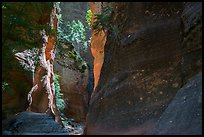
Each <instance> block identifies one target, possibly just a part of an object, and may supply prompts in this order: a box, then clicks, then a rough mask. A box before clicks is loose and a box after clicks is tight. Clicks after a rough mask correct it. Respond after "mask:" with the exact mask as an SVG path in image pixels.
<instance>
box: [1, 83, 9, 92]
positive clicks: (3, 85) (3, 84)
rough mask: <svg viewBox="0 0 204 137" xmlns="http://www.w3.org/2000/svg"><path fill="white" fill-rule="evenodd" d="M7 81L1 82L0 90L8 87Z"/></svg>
mask: <svg viewBox="0 0 204 137" xmlns="http://www.w3.org/2000/svg"><path fill="white" fill-rule="evenodd" d="M8 85H9V84H8V83H7V82H2V90H5V89H6V88H7V87H8Z"/></svg>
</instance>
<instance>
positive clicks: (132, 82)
mask: <svg viewBox="0 0 204 137" xmlns="http://www.w3.org/2000/svg"><path fill="white" fill-rule="evenodd" d="M187 4H189V3H187ZM187 4H184V3H151V2H150V3H149V2H141V3H140V2H138V3H116V5H115V10H114V14H113V17H112V22H113V24H114V25H116V26H118V30H119V33H118V34H117V35H118V37H113V36H114V35H113V34H114V32H111V31H110V32H109V34H108V37H107V43H106V45H108V46H106V45H105V51H104V54H105V56H104V64H103V67H102V70H101V74H100V75H101V76H100V80H99V84H98V86H97V88H96V91H95V94H94V95H93V96H92V98H91V100H90V108H89V112H88V115H87V123H88V125H87V134H146V133H147V132H149V131H150V130H152V129H153V128H154V126H155V123H156V121H157V120H158V118H159V117H160V116H161V114H162V113H163V112H164V110H165V109H166V108H167V106H168V104H169V102H170V101H171V100H172V99H173V98H174V96H175V95H176V92H177V91H178V90H179V89H180V88H181V87H182V85H183V84H184V83H185V82H186V80H187V79H186V77H188V78H190V77H192V76H193V75H195V74H196V73H198V72H199V71H198V70H201V64H202V63H201V64H199V63H198V65H197V66H194V67H193V68H194V69H191V68H190V67H189V69H188V72H189V73H184V72H183V69H184V68H185V65H187V64H188V65H190V66H192V64H189V62H190V60H189V59H190V56H188V57H187V56H186V57H185V58H184V57H183V56H184V52H183V51H184V47H186V44H185V43H184V42H183V41H185V39H184V35H185V32H184V31H183V30H184V28H185V27H186V26H184V25H183V23H182V22H183V20H182V18H181V17H182V16H183V15H184V13H185V10H184V9H186V8H187V9H188V8H189V7H188V6H186V5H187ZM190 4H191V3H190ZM192 4H193V3H192ZM198 4H200V3H197V4H194V6H195V5H198ZM198 7H199V6H198ZM196 9H197V8H196ZM198 10H200V9H198ZM190 12H191V13H194V12H193V10H191V11H190ZM194 16H200V14H196V15H194ZM188 17H189V16H188V15H187V16H186V18H187V20H188ZM184 22H185V21H184ZM196 34H197V35H199V36H200V30H199V29H198V30H197V31H196ZM188 35H189V36H190V35H192V36H193V33H191V32H190V33H189V34H188ZM201 35H202V34H201ZM193 39H196V40H197V41H198V43H194V44H195V46H196V47H200V48H198V49H197V50H198V51H199V53H201V44H200V43H201V37H197V38H193ZM199 42H200V43H199ZM187 43H188V42H187ZM193 47H194V46H192V47H191V48H190V49H192V48H193ZM190 53H192V52H190ZM192 56H193V57H194V58H193V59H194V61H195V60H196V61H198V60H202V59H201V56H200V55H196V56H195V55H192ZM183 60H184V61H186V64H185V65H184V64H183V62H182V61H183ZM188 60H189V62H188V63H187V61H188ZM195 68H196V69H195Z"/></svg>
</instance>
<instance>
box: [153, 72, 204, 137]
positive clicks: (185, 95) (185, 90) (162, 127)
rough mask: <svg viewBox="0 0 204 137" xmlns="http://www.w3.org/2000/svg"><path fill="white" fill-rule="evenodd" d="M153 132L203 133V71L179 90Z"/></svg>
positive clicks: (160, 133) (170, 133) (174, 133)
mask: <svg viewBox="0 0 204 137" xmlns="http://www.w3.org/2000/svg"><path fill="white" fill-rule="evenodd" d="M152 134H154V135H155V134H159V135H165V134H168V135H176V134H177V135H182V134H184V135H187V134H189V135H202V73H199V74H198V75H196V76H194V77H193V78H192V79H190V80H189V81H188V82H187V83H186V85H184V86H183V87H182V88H181V89H180V90H179V91H178V92H177V94H176V96H175V97H174V99H173V100H172V102H171V103H170V104H169V106H168V107H167V109H166V110H165V111H164V113H163V114H162V115H161V117H160V119H159V120H158V122H157V124H156V126H155V129H154V130H153V132H152Z"/></svg>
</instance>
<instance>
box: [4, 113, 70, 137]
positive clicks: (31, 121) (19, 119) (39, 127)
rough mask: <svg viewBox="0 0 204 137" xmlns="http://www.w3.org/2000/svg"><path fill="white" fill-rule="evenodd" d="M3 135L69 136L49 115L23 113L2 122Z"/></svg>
mask: <svg viewBox="0 0 204 137" xmlns="http://www.w3.org/2000/svg"><path fill="white" fill-rule="evenodd" d="M2 131H3V133H2V134H3V135H68V132H67V131H66V130H65V129H63V128H62V127H61V126H60V125H59V124H57V123H56V122H55V121H54V119H53V118H52V117H51V116H50V115H48V114H42V113H33V112H21V113H19V114H17V115H16V116H14V117H13V118H11V119H10V120H7V121H3V122H2Z"/></svg>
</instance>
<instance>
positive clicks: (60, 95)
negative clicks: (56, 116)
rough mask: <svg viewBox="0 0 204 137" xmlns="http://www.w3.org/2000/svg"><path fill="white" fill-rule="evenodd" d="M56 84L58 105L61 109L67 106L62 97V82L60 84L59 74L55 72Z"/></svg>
mask: <svg viewBox="0 0 204 137" xmlns="http://www.w3.org/2000/svg"><path fill="white" fill-rule="evenodd" d="M54 85H55V97H56V106H57V108H58V109H59V110H63V109H64V108H65V102H64V100H63V99H62V96H63V94H62V93H60V90H61V88H60V84H59V75H57V74H54Z"/></svg>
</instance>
